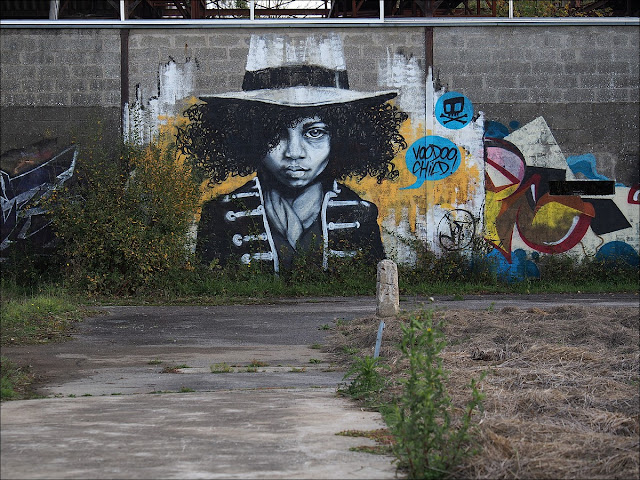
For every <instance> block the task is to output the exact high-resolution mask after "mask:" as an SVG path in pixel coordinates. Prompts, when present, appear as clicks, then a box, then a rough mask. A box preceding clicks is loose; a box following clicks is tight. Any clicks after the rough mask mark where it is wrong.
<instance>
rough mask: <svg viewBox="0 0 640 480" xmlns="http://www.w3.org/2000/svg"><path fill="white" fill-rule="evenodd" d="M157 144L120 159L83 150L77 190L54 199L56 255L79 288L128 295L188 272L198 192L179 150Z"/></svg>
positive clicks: (127, 152)
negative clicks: (185, 270) (176, 274)
mask: <svg viewBox="0 0 640 480" xmlns="http://www.w3.org/2000/svg"><path fill="white" fill-rule="evenodd" d="M160 144H161V143H160V142H159V143H158V144H157V145H150V146H148V147H145V148H140V149H136V148H125V150H124V151H123V153H122V154H121V155H120V157H119V158H113V157H112V156H110V155H108V154H105V153H104V152H103V151H101V150H99V149H95V148H87V149H81V150H80V155H79V159H78V163H77V167H76V176H75V178H76V182H75V184H74V185H71V186H67V187H65V188H64V189H61V190H59V191H58V192H56V193H55V194H54V195H53V196H52V198H51V203H50V212H51V213H52V215H53V222H54V223H53V225H54V230H55V232H56V235H57V238H58V240H59V242H60V245H59V248H58V254H59V257H60V260H61V264H62V267H63V270H64V271H65V273H66V275H67V276H68V278H70V279H71V280H72V281H73V282H74V283H75V284H77V285H79V286H81V287H82V288H84V289H87V290H88V291H90V292H102V293H116V294H129V293H133V292H137V291H140V290H144V289H145V288H150V287H153V286H155V285H156V284H157V283H158V282H159V281H160V279H162V278H163V277H165V276H166V275H167V274H171V273H172V272H179V271H181V270H184V269H185V268H189V267H190V261H191V259H190V253H189V236H188V232H189V229H190V226H191V224H192V222H193V218H194V214H195V212H196V208H197V202H198V198H199V187H198V184H197V182H195V180H194V179H193V177H192V175H191V171H190V169H189V168H188V167H187V166H185V165H183V164H181V163H180V162H179V161H178V160H177V157H176V154H175V149H174V148H172V147H170V146H168V147H160V146H158V145H160ZM164 144H169V142H164Z"/></svg>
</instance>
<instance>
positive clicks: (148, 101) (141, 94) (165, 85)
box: [123, 58, 198, 145]
mask: <svg viewBox="0 0 640 480" xmlns="http://www.w3.org/2000/svg"><path fill="white" fill-rule="evenodd" d="M197 69H198V63H197V61H195V60H192V59H190V58H188V59H187V60H186V61H185V62H184V63H182V64H178V63H176V61H175V60H173V59H170V60H169V62H167V63H166V64H164V65H160V67H159V69H158V85H157V87H155V90H156V94H155V95H153V96H151V97H147V96H146V95H145V92H148V91H152V90H154V89H153V88H149V87H146V88H145V87H144V86H141V85H137V86H136V100H135V102H134V103H133V104H132V105H128V104H127V105H125V109H124V118H123V126H124V128H123V131H124V136H125V139H126V140H128V141H129V142H132V143H134V144H136V145H144V144H148V143H149V142H151V140H152V139H153V138H154V137H155V136H156V135H157V134H158V131H159V128H160V125H162V124H164V123H165V122H166V120H165V119H166V117H171V116H176V115H178V114H179V113H181V110H182V109H183V107H184V105H183V102H182V100H183V99H185V98H188V97H190V96H191V95H192V94H193V91H194V77H195V74H196V71H197Z"/></svg>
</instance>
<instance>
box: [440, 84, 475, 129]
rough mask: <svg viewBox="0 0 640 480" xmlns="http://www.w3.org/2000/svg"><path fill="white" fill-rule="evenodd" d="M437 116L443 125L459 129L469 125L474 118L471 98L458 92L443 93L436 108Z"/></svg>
mask: <svg viewBox="0 0 640 480" xmlns="http://www.w3.org/2000/svg"><path fill="white" fill-rule="evenodd" d="M435 110H436V111H435V114H436V118H437V119H438V122H440V124H441V125H442V126H443V127H447V128H451V129H453V130H459V129H461V128H463V127H466V126H467V125H469V122H471V119H472V118H473V104H472V103H471V100H469V99H468V98H467V97H465V96H464V95H463V94H461V93H458V92H447V93H445V94H444V95H442V96H441V97H440V98H439V99H438V101H437V103H436V109H435Z"/></svg>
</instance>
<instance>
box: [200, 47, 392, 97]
mask: <svg viewBox="0 0 640 480" xmlns="http://www.w3.org/2000/svg"><path fill="white" fill-rule="evenodd" d="M397 94H398V93H397V92H395V91H391V90H386V91H377V92H363V91H355V90H350V89H349V80H348V77H347V70H346V67H345V63H344V56H343V49H342V42H341V40H340V37H339V36H338V35H335V34H329V35H328V36H326V37H323V38H320V39H318V38H316V37H308V38H306V39H304V40H302V41H300V40H295V39H289V38H287V37H284V36H281V35H267V36H260V35H252V36H251V42H250V45H249V54H248V56H247V66H246V69H245V74H244V81H243V83H242V91H239V92H226V93H220V94H212V95H201V96H200V99H202V100H204V101H205V102H207V103H216V102H225V101H231V102H233V101H247V102H261V103H264V104H271V105H281V106H287V107H314V106H323V105H335V104H341V103H351V102H368V103H375V104H380V103H384V102H386V101H387V100H390V99H392V98H394V97H395V96H397Z"/></svg>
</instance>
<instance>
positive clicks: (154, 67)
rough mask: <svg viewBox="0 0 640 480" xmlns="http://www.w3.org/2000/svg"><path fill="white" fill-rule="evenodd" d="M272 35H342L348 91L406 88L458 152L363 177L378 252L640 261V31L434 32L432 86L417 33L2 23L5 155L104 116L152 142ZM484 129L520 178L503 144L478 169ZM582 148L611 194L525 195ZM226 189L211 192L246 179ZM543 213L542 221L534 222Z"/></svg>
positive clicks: (239, 73)
mask: <svg viewBox="0 0 640 480" xmlns="http://www.w3.org/2000/svg"><path fill="white" fill-rule="evenodd" d="M271 34H277V35H285V36H286V37H287V38H288V39H289V40H291V41H292V42H293V43H295V42H296V41H297V40H302V39H306V38H308V37H310V36H318V37H320V36H323V35H337V36H338V37H340V39H341V43H342V46H343V49H344V56H345V63H346V67H347V70H348V74H349V81H350V86H351V88H352V89H354V90H360V91H379V90H387V89H394V90H397V91H398V96H397V97H396V99H395V100H394V101H395V102H396V104H397V105H398V106H399V107H400V109H401V110H403V111H405V112H407V113H408V115H409V122H407V125H406V126H404V127H403V128H404V130H403V132H402V134H403V135H404V136H405V140H406V141H407V143H408V145H411V144H412V143H413V142H417V141H418V140H421V139H423V138H427V137H428V136H437V137H443V138H444V139H446V140H447V141H450V142H453V144H454V145H455V146H457V147H458V148H459V149H460V152H461V153H460V155H461V163H462V168H460V169H459V170H458V171H457V172H455V174H453V175H451V176H449V177H447V178H444V177H443V178H441V179H436V181H432V179H429V180H430V181H425V179H424V178H422V179H420V178H417V175H415V174H413V172H412V171H411V169H412V167H411V166H409V165H405V159H408V157H406V158H405V156H404V153H401V154H400V155H399V156H398V157H396V159H395V162H396V167H398V169H399V170H400V176H399V178H398V179H397V181H396V182H393V184H391V182H387V183H385V184H383V185H378V184H376V182H375V179H373V181H370V182H368V180H371V179H368V178H367V179H365V181H363V183H362V184H358V185H356V184H349V183H348V184H347V186H349V187H350V188H353V189H354V191H355V192H356V193H357V194H358V195H361V196H362V197H363V198H366V199H367V200H368V201H371V202H372V203H374V204H375V205H377V206H378V209H379V217H378V218H379V225H380V226H381V228H382V230H383V241H384V242H385V248H387V249H388V251H389V250H394V251H396V252H398V257H397V258H398V259H399V260H401V261H404V260H408V261H411V258H412V255H414V254H415V252H412V251H411V249H410V248H405V246H403V245H402V244H401V243H402V242H401V241H396V240H397V238H398V236H404V237H406V238H407V239H408V240H409V243H407V244H410V242H411V241H413V240H422V241H425V242H426V243H427V244H428V246H429V247H430V248H433V249H434V251H436V252H437V251H439V250H438V249H439V248H443V249H445V250H450V249H459V246H460V245H462V244H463V243H465V239H468V238H471V237H472V236H476V235H478V234H481V233H482V234H484V236H485V239H486V240H488V241H490V242H493V244H494V246H495V247H496V249H495V251H494V253H495V257H497V258H498V260H499V261H500V262H502V263H500V265H502V266H503V267H504V268H505V269H507V270H508V271H515V270H517V269H519V268H520V266H518V265H517V262H515V260H514V258H516V256H514V257H512V256H511V253H512V252H513V253H514V254H517V255H520V253H522V254H523V255H524V256H519V257H517V258H523V259H525V260H526V261H528V262H530V261H531V259H534V258H537V257H535V255H537V253H538V252H542V253H560V252H565V251H575V252H576V253H577V254H579V255H582V254H587V255H590V256H593V255H596V254H597V253H598V252H599V250H600V249H601V246H603V245H605V246H607V245H608V247H609V248H608V250H606V251H607V252H617V251H619V250H620V249H621V248H622V249H625V251H630V252H633V253H631V256H632V257H633V258H635V259H637V258H638V254H637V252H638V250H639V243H638V242H639V240H640V231H639V230H638V228H639V220H638V213H639V212H638V208H637V206H638V190H637V185H638V183H639V170H640V168H639V159H640V151H639V144H640V142H639V132H640V119H639V111H640V108H639V107H640V101H639V95H640V91H639V88H640V87H639V84H640V82H639V80H638V77H639V72H638V50H639V30H638V28H637V26H620V25H616V26H611V25H604V24H603V25H595V24H589V25H585V26H579V27H578V26H571V25H554V26H529V25H526V26H523V25H521V26H513V25H508V24H499V25H493V26H437V27H433V44H432V45H433V61H434V67H433V74H434V81H435V85H433V84H432V83H431V79H430V77H429V76H428V74H427V66H426V63H427V60H426V59H427V57H428V56H429V55H427V53H428V51H427V48H429V47H428V45H429V37H428V31H427V30H426V29H425V27H423V26H396V27H392V26H387V25H381V26H362V27H353V26H350V27H339V28H338V27H334V26H331V27H328V28H317V27H316V28H310V27H307V28H305V27H296V28H286V29H285V28H262V27H261V28H255V29H252V28H215V27H211V28H131V29H127V30H122V31H121V30H120V29H117V28H113V29H107V28H96V29H92V28H89V29H68V28H67V29H10V28H2V29H0V55H1V56H0V58H1V61H2V73H1V81H2V85H1V86H2V88H1V93H0V107H1V114H2V127H1V142H2V143H1V150H2V152H6V151H7V150H10V149H14V148H21V147H23V146H28V145H31V144H33V143H34V142H37V141H39V140H41V139H43V138H51V137H58V138H60V142H59V143H60V144H61V145H66V144H68V143H70V141H71V140H72V139H74V138H76V137H77V136H79V135H78V132H80V135H82V131H84V130H91V129H92V128H93V125H95V124H96V123H97V122H100V123H101V124H102V125H103V126H104V127H105V130H106V135H104V137H103V138H104V140H105V142H106V143H108V144H110V145H112V146H117V145H119V143H120V140H121V138H120V134H121V132H122V133H124V134H125V137H126V138H128V139H136V140H137V139H140V140H142V141H148V140H150V139H151V138H152V137H153V135H154V132H156V131H157V129H158V125H160V123H162V122H164V121H165V120H166V119H170V118H176V119H177V118H179V117H180V116H181V114H182V112H183V110H184V108H185V107H186V105H187V104H188V101H189V99H192V98H193V97H198V96H200V95H206V94H216V93H223V92H233V91H238V90H240V88H241V84H242V79H243V75H244V71H245V65H246V62H247V53H248V51H249V44H250V40H251V37H252V35H258V36H262V35H264V36H269V35H271ZM122 64H124V65H125V66H126V68H122ZM440 86H442V87H443V89H440ZM445 90H446V91H448V92H459V93H461V94H462V95H464V99H465V102H466V101H467V100H470V101H471V102H473V105H474V112H475V114H476V117H475V118H474V120H473V122H470V123H469V124H467V125H466V126H464V127H463V128H462V129H460V130H454V129H451V127H450V126H446V125H444V124H439V123H438V122H437V121H436V114H435V109H434V106H436V102H437V101H438V99H439V98H441V97H442V95H443V94H444V93H445ZM481 112H482V113H481ZM140 119H142V120H140ZM137 122H140V123H141V125H142V128H141V130H140V131H138V130H136V128H137ZM489 122H495V123H496V124H500V125H502V126H503V127H504V128H506V129H507V130H510V132H509V131H507V132H506V133H511V135H509V136H508V137H507V138H506V140H508V141H509V142H512V144H513V145H515V146H516V147H517V148H518V149H520V151H521V152H522V162H521V164H520V165H519V167H518V169H520V170H518V171H519V172H520V173H518V172H516V171H515V170H514V171H513V172H510V171H507V172H506V173H507V175H506V177H505V176H502V177H500V175H502V173H505V171H502V173H500V174H497V173H496V172H497V170H494V171H493V172H492V171H491V168H493V166H496V165H497V166H498V167H499V168H501V167H506V166H508V165H511V166H513V165H515V163H513V161H514V157H513V156H512V157H509V155H512V152H510V151H508V149H507V150H503V151H501V152H500V151H499V149H497V150H496V151H497V152H498V153H497V154H499V155H501V156H502V157H501V158H503V159H507V158H510V160H508V161H507V160H505V162H507V163H505V164H504V165H502V166H500V165H498V164H497V163H495V162H494V164H493V165H492V166H490V165H489V164H488V163H486V164H485V155H484V151H483V133H484V128H485V126H486V125H487V126H488V125H489ZM521 127H522V128H521ZM154 129H155V130H154ZM132 132H133V134H132ZM506 133H505V135H506ZM541 139H544V140H541ZM548 139H551V140H554V141H555V142H553V141H551V140H550V142H551V143H548V142H547V140H548ZM555 143H557V145H556V144H555ZM540 147H543V150H544V149H546V150H544V152H545V153H544V154H542V155H539V154H538V153H536V152H539V151H540ZM407 151H408V150H407ZM585 154H588V155H591V156H592V157H590V158H595V172H594V176H592V177H589V178H592V179H602V178H607V179H610V180H615V182H616V185H617V186H616V188H615V193H614V194H606V195H605V194H602V195H600V194H597V195H596V197H597V198H589V197H588V196H585V197H580V196H579V195H578V194H576V195H569V196H570V197H572V199H569V200H567V199H566V198H560V197H561V195H558V196H557V197H556V198H552V199H550V202H548V203H544V202H547V201H548V200H549V199H548V198H547V199H542V201H541V203H540V204H538V203H536V202H538V200H540V198H533V202H534V204H535V205H533V204H530V201H531V199H529V200H527V199H525V198H524V197H522V195H524V194H523V193H522V192H523V191H526V190H527V189H522V190H518V186H519V185H520V183H521V182H525V181H530V180H531V179H532V177H531V175H534V177H535V175H538V173H535V172H539V173H540V174H542V175H556V174H558V172H565V173H566V175H567V176H566V179H568V180H571V179H576V178H577V179H581V178H583V177H581V175H584V174H583V173H582V172H578V173H576V174H575V176H574V173H573V172H572V171H571V169H570V167H569V165H568V163H567V161H565V159H566V157H571V156H581V155H585ZM545 156H546V157H545ZM529 160H531V161H529ZM509 162H511V163H509ZM515 162H516V163H518V162H520V160H516V161H515ZM540 162H541V163H540ZM498 163H500V162H498ZM414 166H415V165H414ZM490 167H491V168H490ZM529 167H531V168H529ZM527 168H529V170H528V173H526V172H525V171H526V169H527ZM536 169H538V170H536ZM503 170H504V169H503ZM554 171H555V173H554ZM532 172H534V173H532ZM492 173H493V174H495V175H496V177H495V178H494V180H498V181H504V179H505V178H511V179H513V178H516V177H517V176H518V175H520V176H519V177H518V178H517V182H515V183H513V184H511V185H506V184H501V185H496V184H489V185H485V178H486V177H485V175H491V174H492ZM527 175H528V176H527ZM236 180H238V179H236ZM240 180H242V181H245V180H246V179H240ZM534 180H535V179H534ZM546 181H547V180H543V182H546ZM488 183H489V182H487V184H488ZM222 187H223V188H222V190H220V191H215V190H214V191H212V192H210V193H211V196H213V195H217V194H218V193H228V192H230V191H232V190H233V189H235V188H237V187H239V184H235V185H231V184H226V183H225V184H224V185H223V186H222ZM485 187H486V190H485ZM547 187H548V185H546V183H545V188H547ZM542 191H543V192H546V191H547V190H545V189H544V188H543V189H542ZM509 195H511V197H509V199H508V201H506V202H505V203H504V204H505V205H506V204H510V205H513V208H514V211H510V212H507V214H504V212H502V211H500V209H499V208H498V207H499V206H500V205H502V204H503V203H501V202H502V201H503V200H506V197H507V196H509ZM211 196H209V197H207V198H205V199H204V200H206V199H208V198H211ZM503 197H504V198H503ZM573 197H575V198H573ZM525 200H527V201H526V202H525ZM527 202H529V203H527ZM592 204H593V205H596V206H597V208H596V209H595V210H594V207H592ZM532 205H533V206H532ZM521 208H522V209H523V211H525V210H526V213H527V215H524V216H520V217H518V215H516V211H515V209H521ZM528 209H530V210H531V211H530V212H529V210H528ZM538 211H543V212H544V213H543V215H542V217H544V218H542V217H536V218H535V219H534V216H535V215H537V214H538V213H537V212H538ZM575 212H579V215H578V216H579V217H580V219H579V221H578V223H575V219H577V218H578V216H576V213H575ZM529 215H530V216H529ZM514 216H515V217H514ZM512 217H513V218H516V217H518V218H520V219H521V220H519V221H518V222H520V223H518V224H517V225H516V224H514V222H513V221H512ZM525 217H526V218H525ZM591 219H595V220H593V221H592V220H591ZM460 225H465V226H466V227H465V228H468V232H463V231H462V230H461V229H460V228H459V227H460ZM576 225H578V226H579V227H580V228H579V229H576V228H575V226H576ZM516 227H517V228H516ZM582 227H584V228H582ZM385 232H388V233H387V234H385ZM514 232H515V233H514ZM385 235H386V237H385ZM454 237H455V238H454ZM394 239H395V240H394ZM512 241H513V243H512ZM394 242H395V243H394ZM443 242H444V243H443ZM445 244H446V245H445ZM467 245H468V244H467ZM389 247H391V248H389ZM462 248H466V247H460V249H462ZM629 249H630V250H629ZM523 261H524V260H523Z"/></svg>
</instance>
